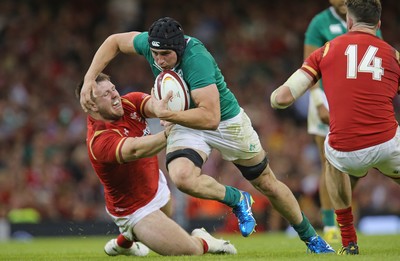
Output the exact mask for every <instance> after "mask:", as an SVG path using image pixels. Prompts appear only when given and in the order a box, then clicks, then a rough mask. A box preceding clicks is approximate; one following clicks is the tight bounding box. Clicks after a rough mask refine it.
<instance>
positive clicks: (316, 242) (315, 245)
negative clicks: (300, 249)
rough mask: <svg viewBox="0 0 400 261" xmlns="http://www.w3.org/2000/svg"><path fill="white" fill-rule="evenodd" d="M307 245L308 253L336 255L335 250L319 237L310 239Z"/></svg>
mask: <svg viewBox="0 0 400 261" xmlns="http://www.w3.org/2000/svg"><path fill="white" fill-rule="evenodd" d="M305 243H306V245H307V252H311V253H315V254H330V253H335V250H333V248H332V247H331V246H330V245H329V244H328V243H326V242H325V240H323V239H322V237H320V236H318V235H315V236H313V237H310V238H309V239H308V240H307V241H306V242H305Z"/></svg>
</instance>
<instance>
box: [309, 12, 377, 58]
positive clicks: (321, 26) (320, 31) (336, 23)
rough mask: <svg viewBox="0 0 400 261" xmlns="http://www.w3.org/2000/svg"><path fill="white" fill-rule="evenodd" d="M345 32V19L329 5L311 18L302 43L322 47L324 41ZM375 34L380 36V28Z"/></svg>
mask: <svg viewBox="0 0 400 261" xmlns="http://www.w3.org/2000/svg"><path fill="white" fill-rule="evenodd" d="M346 32H347V25H346V21H344V20H343V19H342V18H341V17H340V16H339V15H338V14H337V13H336V11H335V9H334V8H333V7H332V6H331V7H329V8H327V9H325V10H324V11H322V12H320V13H318V14H317V15H316V16H315V17H314V18H313V19H312V20H311V22H310V24H309V26H308V28H307V31H306V34H305V39H304V44H306V45H313V46H316V47H322V46H323V45H324V44H325V43H326V42H328V41H330V40H333V39H334V38H336V37H337V36H339V35H342V34H344V33H346ZM377 36H378V37H379V38H382V33H381V31H380V30H378V31H377ZM305 58H306V57H305Z"/></svg>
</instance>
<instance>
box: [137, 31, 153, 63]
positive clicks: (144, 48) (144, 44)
mask: <svg viewBox="0 0 400 261" xmlns="http://www.w3.org/2000/svg"><path fill="white" fill-rule="evenodd" d="M148 37H149V34H148V32H142V33H140V34H138V35H136V36H135V38H134V40H133V48H134V49H135V51H136V53H137V54H139V55H143V56H145V57H146V58H147V57H150V56H151V51H150V48H149V42H148V41H147V39H148Z"/></svg>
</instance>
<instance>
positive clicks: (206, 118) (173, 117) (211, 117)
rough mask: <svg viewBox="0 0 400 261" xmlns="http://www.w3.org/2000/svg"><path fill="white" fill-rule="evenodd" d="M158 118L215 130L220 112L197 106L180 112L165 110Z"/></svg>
mask: <svg viewBox="0 0 400 261" xmlns="http://www.w3.org/2000/svg"><path fill="white" fill-rule="evenodd" d="M159 118H160V119H161V120H165V121H169V122H172V123H176V124H179V125H182V126H185V127H188V128H192V129H199V130H215V129H217V128H218V126H219V123H220V119H221V114H220V113H214V112H212V111H209V110H207V109H206V108H202V107H198V108H193V109H189V110H186V111H180V112H174V111H166V112H165V113H164V114H163V115H160V116H159Z"/></svg>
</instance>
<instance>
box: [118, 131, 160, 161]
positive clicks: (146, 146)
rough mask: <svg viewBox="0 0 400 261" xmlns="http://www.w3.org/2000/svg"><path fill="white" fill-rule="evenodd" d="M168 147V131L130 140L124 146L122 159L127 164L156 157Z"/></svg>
mask: <svg viewBox="0 0 400 261" xmlns="http://www.w3.org/2000/svg"><path fill="white" fill-rule="evenodd" d="M166 145H167V133H166V131H162V132H159V133H157V134H154V135H148V136H143V137H137V138H128V139H127V140H126V141H125V143H124V144H123V146H122V149H121V150H122V158H123V160H124V161H125V162H128V161H133V160H136V159H140V158H146V157H151V156H154V155H156V154H157V153H158V152H160V151H161V150H162V149H164V148H165V146H166Z"/></svg>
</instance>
